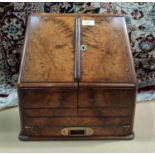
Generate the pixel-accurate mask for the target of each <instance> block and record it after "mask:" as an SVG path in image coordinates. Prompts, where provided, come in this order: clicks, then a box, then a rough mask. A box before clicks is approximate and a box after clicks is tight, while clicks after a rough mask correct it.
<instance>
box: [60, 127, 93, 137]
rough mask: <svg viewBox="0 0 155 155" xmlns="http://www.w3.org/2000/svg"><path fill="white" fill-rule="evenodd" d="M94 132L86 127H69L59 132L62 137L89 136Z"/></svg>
mask: <svg viewBox="0 0 155 155" xmlns="http://www.w3.org/2000/svg"><path fill="white" fill-rule="evenodd" d="M93 133H94V131H93V129H91V128H87V127H69V128H64V129H62V130H61V134H62V135H63V136H91V135H93Z"/></svg>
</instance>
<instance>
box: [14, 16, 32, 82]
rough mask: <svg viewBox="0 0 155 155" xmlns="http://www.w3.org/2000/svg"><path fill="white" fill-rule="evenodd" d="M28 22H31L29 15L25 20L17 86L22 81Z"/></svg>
mask: <svg viewBox="0 0 155 155" xmlns="http://www.w3.org/2000/svg"><path fill="white" fill-rule="evenodd" d="M30 20H31V15H29V16H28V20H27V26H26V32H25V38H24V46H23V50H22V59H21V64H20V69H19V77H18V81H17V85H19V84H20V82H21V80H22V75H23V70H24V64H25V57H26V47H27V42H28V35H29V32H30Z"/></svg>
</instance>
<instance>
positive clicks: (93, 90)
mask: <svg viewBox="0 0 155 155" xmlns="http://www.w3.org/2000/svg"><path fill="white" fill-rule="evenodd" d="M83 21H85V24H84V22H83ZM92 21H94V22H92ZM92 23H93V24H92ZM17 88H18V98H19V108H20V119H21V132H20V135H19V138H20V139H21V140H57V139H66V140H68V139H70V140H73V139H132V138H133V124H134V112H135V98H136V76H135V71H134V64H133V58H132V53H131V50H130V46H129V41H128V38H127V30H126V25H125V19H124V18H123V17H120V16H118V17H117V16H106V15H82V14H81V15H76V14H72V15H69V14H67V15H65V14H62V15H61V14H44V13H43V14H42V13H41V14H33V15H31V16H30V18H29V21H28V24H27V32H26V36H25V42H24V48H23V56H22V62H21V68H20V75H19V80H18V84H17ZM65 127H90V128H91V129H93V131H94V133H93V135H91V136H84V135H83V136H67V137H66V136H63V135H62V134H61V130H62V129H63V128H65Z"/></svg>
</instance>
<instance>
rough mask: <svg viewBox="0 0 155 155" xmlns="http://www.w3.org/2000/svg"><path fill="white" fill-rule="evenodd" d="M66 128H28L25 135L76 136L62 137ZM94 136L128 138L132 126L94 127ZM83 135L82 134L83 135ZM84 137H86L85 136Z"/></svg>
mask: <svg viewBox="0 0 155 155" xmlns="http://www.w3.org/2000/svg"><path fill="white" fill-rule="evenodd" d="M63 129H64V128H62V127H60V128H58V127H57V128H26V129H25V130H24V132H25V134H26V135H28V136H38V137H41V136H43V137H50V136H53V137H74V136H76V134H74V135H73V134H72V135H70V136H64V135H62V130H63ZM91 129H92V130H93V134H92V135H90V136H89V137H95V136H105V137H106V136H128V135H129V134H131V128H130V126H122V127H97V128H96V127H92V128H91ZM81 135H82V134H81ZM83 137H84V136H83ZM87 137H88V136H87Z"/></svg>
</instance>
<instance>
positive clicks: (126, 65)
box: [80, 15, 134, 83]
mask: <svg viewBox="0 0 155 155" xmlns="http://www.w3.org/2000/svg"><path fill="white" fill-rule="evenodd" d="M81 20H94V22H95V25H94V26H84V25H82V24H81V44H82V45H86V46H87V50H86V51H84V52H81V80H80V81H81V82H96V81H97V82H104V83H117V82H124V83H125V82H126V83H128V82H129V83H131V82H134V73H133V71H132V69H131V66H130V59H129V54H128V52H127V51H128V47H127V44H129V43H127V42H126V39H125V32H124V26H125V25H124V23H123V18H122V17H101V16H98V17H89V15H88V16H82V17H81Z"/></svg>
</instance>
